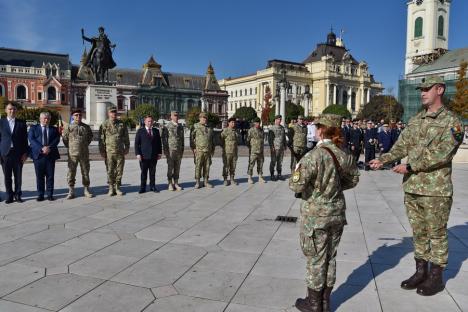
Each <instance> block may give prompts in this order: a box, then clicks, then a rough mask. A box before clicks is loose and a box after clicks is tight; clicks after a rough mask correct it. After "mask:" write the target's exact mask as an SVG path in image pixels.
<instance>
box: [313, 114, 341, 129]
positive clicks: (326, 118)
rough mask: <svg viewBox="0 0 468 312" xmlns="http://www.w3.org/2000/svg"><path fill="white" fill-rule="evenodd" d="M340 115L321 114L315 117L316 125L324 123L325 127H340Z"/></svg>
mask: <svg viewBox="0 0 468 312" xmlns="http://www.w3.org/2000/svg"><path fill="white" fill-rule="evenodd" d="M341 118H342V117H341V116H340V115H336V114H322V115H321V116H320V117H319V118H317V119H316V121H315V124H316V125H324V126H327V127H336V128H339V127H341Z"/></svg>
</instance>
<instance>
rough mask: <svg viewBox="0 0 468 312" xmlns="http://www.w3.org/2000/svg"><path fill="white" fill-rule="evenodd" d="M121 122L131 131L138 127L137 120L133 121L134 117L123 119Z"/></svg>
mask: <svg viewBox="0 0 468 312" xmlns="http://www.w3.org/2000/svg"><path fill="white" fill-rule="evenodd" d="M120 120H121V121H122V123H123V124H124V125H125V126H127V128H130V129H133V128H135V127H136V125H137V124H136V122H135V119H133V118H132V117H126V116H124V117H121V118H120Z"/></svg>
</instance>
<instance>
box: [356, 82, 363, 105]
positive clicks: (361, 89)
mask: <svg viewBox="0 0 468 312" xmlns="http://www.w3.org/2000/svg"><path fill="white" fill-rule="evenodd" d="M359 92H360V94H359V106H358V107H356V110H357V111H359V110H360V109H361V107H362V106H364V88H363V87H361V88H360V89H359Z"/></svg>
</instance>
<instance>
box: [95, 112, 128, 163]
mask: <svg viewBox="0 0 468 312" xmlns="http://www.w3.org/2000/svg"><path fill="white" fill-rule="evenodd" d="M129 150H130V138H129V137H128V129H127V127H126V126H125V125H124V124H123V123H122V122H121V121H120V120H116V121H115V122H112V121H110V120H109V119H107V120H106V121H104V122H103V123H102V124H101V127H99V152H101V153H111V154H114V153H115V154H121V153H122V154H125V153H127V152H128V151H129Z"/></svg>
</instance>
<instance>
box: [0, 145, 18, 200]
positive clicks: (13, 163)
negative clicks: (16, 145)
mask: <svg viewBox="0 0 468 312" xmlns="http://www.w3.org/2000/svg"><path fill="white" fill-rule="evenodd" d="M1 160H2V169H3V177H4V179H5V191H6V193H7V195H8V197H13V196H14V195H17V196H21V182H22V176H23V163H22V162H21V155H18V154H17V153H16V152H15V150H14V149H13V148H12V149H11V150H10V152H9V153H8V154H7V155H6V156H2V158H1ZM12 175H13V177H14V178H15V191H14V192H13V179H12Z"/></svg>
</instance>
